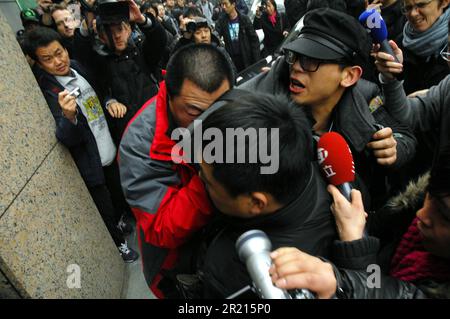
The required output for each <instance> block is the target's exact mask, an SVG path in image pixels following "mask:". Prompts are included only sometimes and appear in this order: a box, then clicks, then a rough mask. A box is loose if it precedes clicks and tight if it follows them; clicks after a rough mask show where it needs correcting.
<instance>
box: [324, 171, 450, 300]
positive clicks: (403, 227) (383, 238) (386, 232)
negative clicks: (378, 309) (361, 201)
mask: <svg viewBox="0 0 450 319" xmlns="http://www.w3.org/2000/svg"><path fill="white" fill-rule="evenodd" d="M427 184H428V178H427V177H422V178H420V179H419V180H418V181H417V182H416V183H412V184H410V185H409V186H408V188H407V189H406V190H405V191H404V192H403V193H401V194H399V195H398V196H396V197H395V198H393V199H391V200H390V201H389V202H388V203H387V204H386V206H385V207H383V208H382V209H381V210H379V211H378V212H377V213H376V214H369V219H368V225H367V226H368V230H369V233H370V234H373V235H375V236H377V237H379V238H380V244H381V246H382V248H381V250H380V251H379V252H378V257H377V262H376V264H378V265H379V266H380V267H381V271H382V274H381V277H380V279H381V282H380V288H369V287H368V285H367V282H370V281H371V280H370V278H369V276H370V275H371V274H372V273H371V272H370V271H369V272H368V271H367V269H366V268H365V267H366V266H367V265H369V264H367V265H362V264H361V263H360V261H359V260H357V259H355V260H353V261H354V264H353V266H355V265H358V264H359V266H361V268H360V269H361V270H359V271H357V270H348V269H342V268H340V267H341V266H340V265H338V267H335V268H334V271H335V274H336V279H337V284H338V288H339V289H338V290H339V291H338V297H340V298H357V299H366V298H367V299H369V298H370V299H373V298H385V299H416V298H426V297H428V298H450V289H449V287H450V283H449V282H437V281H435V280H433V279H432V278H430V279H426V280H420V281H418V282H414V283H412V282H405V281H402V280H398V279H396V278H393V277H390V276H388V275H386V274H387V273H388V271H389V270H390V267H391V260H392V256H393V254H394V253H395V250H396V247H397V246H398V243H399V242H400V239H401V238H402V236H403V234H404V233H405V232H406V231H407V229H408V227H409V225H410V224H411V222H412V220H413V219H414V218H415V214H416V212H417V210H418V209H420V208H421V207H422V205H423V200H424V198H425V190H426V186H427ZM371 238H373V237H368V238H363V239H361V240H360V241H363V242H364V241H365V242H366V243H367V241H368V240H371ZM366 248H367V247H366ZM373 248H374V247H371V248H370V249H371V250H370V249H369V250H366V255H370V254H372V253H373ZM360 254H361V255H364V252H363V250H361V251H360ZM333 262H334V260H333ZM346 262H347V265H349V266H351V265H352V262H351V259H348V260H347V261H346ZM338 268H339V269H338ZM350 268H353V269H357V267H350Z"/></svg>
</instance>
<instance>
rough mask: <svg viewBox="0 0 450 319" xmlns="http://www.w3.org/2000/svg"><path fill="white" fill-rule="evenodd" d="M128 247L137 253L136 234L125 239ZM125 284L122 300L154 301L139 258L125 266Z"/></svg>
mask: <svg viewBox="0 0 450 319" xmlns="http://www.w3.org/2000/svg"><path fill="white" fill-rule="evenodd" d="M127 240H128V246H129V247H131V248H133V249H134V250H136V251H137V252H139V247H138V242H137V236H136V232H133V233H132V234H131V235H130V236H128V238H127ZM125 276H127V278H125V283H124V287H123V291H122V298H123V299H155V296H154V295H153V294H152V293H151V291H150V289H149V288H148V286H147V283H146V282H145V279H144V275H143V273H142V263H141V258H140V257H139V259H138V260H136V261H135V262H134V263H131V264H126V272H125Z"/></svg>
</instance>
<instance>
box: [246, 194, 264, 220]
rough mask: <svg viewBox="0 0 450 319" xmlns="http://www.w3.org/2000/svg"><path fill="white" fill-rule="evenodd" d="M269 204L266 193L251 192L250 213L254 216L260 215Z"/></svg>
mask: <svg viewBox="0 0 450 319" xmlns="http://www.w3.org/2000/svg"><path fill="white" fill-rule="evenodd" d="M268 205H269V199H268V198H267V196H266V195H265V194H264V193H261V192H253V193H251V194H250V209H249V210H250V213H251V214H252V215H253V216H257V215H260V214H261V213H262V212H263V211H264V209H265V208H266V207H267V206H268Z"/></svg>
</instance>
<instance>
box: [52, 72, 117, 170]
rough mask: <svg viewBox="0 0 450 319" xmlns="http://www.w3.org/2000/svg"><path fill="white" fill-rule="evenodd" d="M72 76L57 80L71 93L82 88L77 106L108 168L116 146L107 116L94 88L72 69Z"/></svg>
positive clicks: (103, 164)
mask: <svg viewBox="0 0 450 319" xmlns="http://www.w3.org/2000/svg"><path fill="white" fill-rule="evenodd" d="M70 70H71V71H72V74H71V75H68V76H55V78H56V80H57V81H58V82H59V83H60V84H61V85H62V86H63V87H64V88H65V89H66V90H68V91H69V92H70V91H72V90H74V89H75V88H77V87H79V88H80V94H79V95H78V97H77V98H76V101H77V105H78V106H79V107H80V109H81V112H82V113H83V115H84V117H85V118H86V119H87V122H88V125H89V128H90V129H91V132H92V134H93V135H94V137H95V141H96V142H97V148H98V153H99V154H100V159H101V162H102V166H108V165H110V164H111V163H112V162H113V161H114V158H115V157H116V151H117V149H116V146H115V145H114V142H113V140H112V137H111V133H110V132H109V128H108V124H107V123H106V118H105V114H104V113H103V109H102V106H101V104H100V101H99V99H98V97H97V94H96V93H95V91H94V89H93V88H92V86H91V85H90V84H89V83H88V81H86V79H85V78H83V77H82V76H81V75H80V74H79V73H78V72H77V71H75V70H74V69H72V68H71V69H70Z"/></svg>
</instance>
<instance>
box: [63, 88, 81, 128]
mask: <svg viewBox="0 0 450 319" xmlns="http://www.w3.org/2000/svg"><path fill="white" fill-rule="evenodd" d="M78 90H79V89H78ZM75 94H76V90H73V91H72V92H69V91H67V90H64V91H62V92H59V93H58V103H59V106H60V107H61V110H62V112H63V114H64V117H66V118H67V119H68V120H70V121H71V122H74V121H75V118H76V116H77V102H76V95H75Z"/></svg>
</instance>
